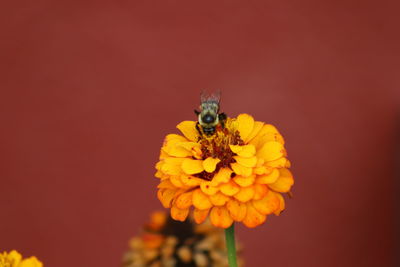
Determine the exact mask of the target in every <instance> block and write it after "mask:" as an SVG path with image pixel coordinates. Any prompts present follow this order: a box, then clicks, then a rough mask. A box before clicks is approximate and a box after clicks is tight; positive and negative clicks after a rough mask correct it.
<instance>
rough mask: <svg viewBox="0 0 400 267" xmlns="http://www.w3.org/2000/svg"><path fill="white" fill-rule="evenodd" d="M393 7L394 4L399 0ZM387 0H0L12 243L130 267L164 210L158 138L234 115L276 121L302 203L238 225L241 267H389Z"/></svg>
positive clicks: (391, 41) (394, 26)
mask: <svg viewBox="0 0 400 267" xmlns="http://www.w3.org/2000/svg"><path fill="white" fill-rule="evenodd" d="M393 3H394V2H393ZM398 10H399V9H398V5H395V4H390V3H389V2H388V1H334V0H329V1H317V0H315V1H114V2H111V3H107V2H103V1H91V2H89V1H79V2H78V1H76V2H74V1H26V2H22V1H8V2H6V1H3V3H2V4H1V8H0V33H1V36H0V39H1V41H0V64H1V66H0V77H1V79H0V90H1V93H0V116H1V132H0V138H1V139H0V179H1V181H0V250H10V249H18V250H19V251H21V252H22V253H23V254H24V255H26V256H29V255H36V256H38V257H39V258H40V259H41V260H42V261H43V262H44V263H45V266H58V267H67V266H118V265H119V262H120V258H121V255H122V253H123V252H124V251H125V249H126V248H127V241H128V239H129V238H130V237H131V236H133V235H134V234H135V233H137V231H138V229H139V227H140V226H141V225H142V224H143V223H144V222H145V221H146V220H147V218H148V215H149V212H151V211H153V210H155V209H160V208H161V205H160V204H159V202H158V200H157V199H156V194H155V192H156V189H155V187H156V185H157V182H158V181H157V179H155V178H154V177H153V174H154V164H155V162H156V161H157V157H158V153H159V148H160V145H161V143H162V140H163V137H164V136H165V135H166V134H167V133H170V132H173V131H176V130H175V128H174V127H175V125H176V124H177V123H178V122H180V121H182V120H187V119H193V120H194V119H195V117H194V114H193V109H194V108H196V107H197V105H198V101H199V92H200V90H201V89H208V90H210V91H211V90H215V89H221V90H222V92H223V100H222V108H223V111H225V112H226V113H228V114H230V115H231V116H235V115H237V114H238V113H242V112H247V113H250V114H252V115H253V116H255V118H256V119H258V120H261V121H266V122H270V123H273V124H275V125H276V126H277V127H278V128H279V129H280V130H281V132H282V134H283V135H284V136H285V138H286V140H287V149H288V152H289V158H290V159H291V161H292V163H293V172H294V174H295V179H296V183H295V187H294V189H293V193H294V198H293V199H292V200H290V201H288V203H287V210H286V211H285V212H284V213H283V214H282V216H280V217H272V216H271V217H270V218H269V221H268V222H267V223H266V224H265V225H263V226H262V227H258V228H256V229H245V228H244V227H239V238H240V240H241V241H242V243H244V245H245V254H244V256H245V259H246V261H247V263H248V264H247V266H270V267H271V266H307V267H314V266H315V267H317V266H318V267H319V266H325V267H329V266H332V267H333V266H335V267H336V266H341V267H350V266H389V265H390V264H391V262H392V256H393V238H392V235H393V232H394V231H393V229H394V214H393V208H394V204H393V197H392V196H393V193H394V191H395V190H394V189H393V184H394V183H393V180H394V179H393V177H394V176H393V173H394V167H393V165H394V160H393V156H394V154H395V150H394V148H393V144H394V139H395V119H396V106H397V105H398V104H399V101H398V99H399V97H400V94H399V89H398V88H399V86H400V79H399V76H398V73H399V60H400V57H399V46H400V41H399V33H398V30H399V27H398V26H399V23H398V19H397V17H398Z"/></svg>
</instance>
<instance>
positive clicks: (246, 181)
mask: <svg viewBox="0 0 400 267" xmlns="http://www.w3.org/2000/svg"><path fill="white" fill-rule="evenodd" d="M255 179H256V176H255V175H250V176H249V177H243V176H240V175H236V176H235V177H233V181H234V182H235V183H237V184H238V185H240V186H242V187H245V186H249V185H252V184H253V183H254V181H255Z"/></svg>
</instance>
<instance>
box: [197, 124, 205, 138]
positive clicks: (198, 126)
mask: <svg viewBox="0 0 400 267" xmlns="http://www.w3.org/2000/svg"><path fill="white" fill-rule="evenodd" d="M196 130H197V131H198V132H199V135H200V136H201V137H202V136H203V132H202V131H201V129H200V123H199V122H197V123H196Z"/></svg>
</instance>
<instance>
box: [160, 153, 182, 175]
mask: <svg viewBox="0 0 400 267" xmlns="http://www.w3.org/2000/svg"><path fill="white" fill-rule="evenodd" d="M183 160H184V159H183V158H172V157H168V158H165V159H163V162H164V164H162V165H161V171H162V172H163V173H165V174H169V175H179V174H181V173H182V169H181V166H180V165H181V164H182V162H183Z"/></svg>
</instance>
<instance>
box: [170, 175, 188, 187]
mask: <svg viewBox="0 0 400 267" xmlns="http://www.w3.org/2000/svg"><path fill="white" fill-rule="evenodd" d="M169 180H170V181H171V183H172V184H173V185H174V186H175V187H184V185H183V183H182V181H181V177H180V176H177V175H171V176H170V178H169Z"/></svg>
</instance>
